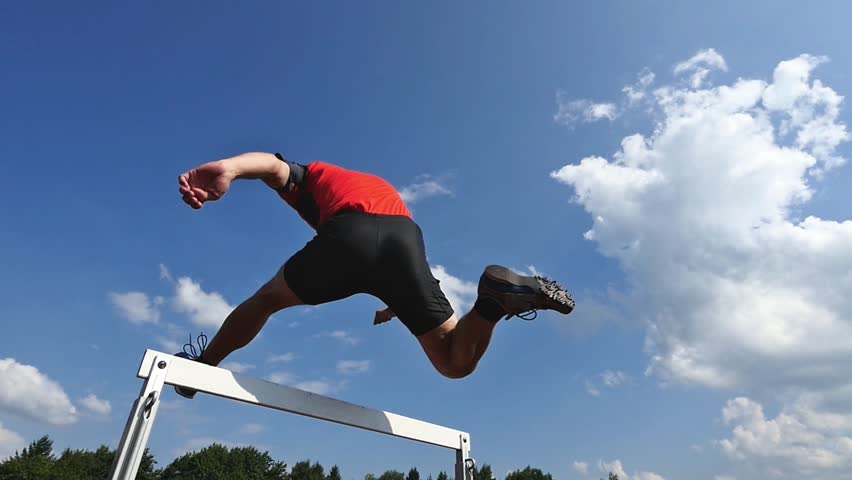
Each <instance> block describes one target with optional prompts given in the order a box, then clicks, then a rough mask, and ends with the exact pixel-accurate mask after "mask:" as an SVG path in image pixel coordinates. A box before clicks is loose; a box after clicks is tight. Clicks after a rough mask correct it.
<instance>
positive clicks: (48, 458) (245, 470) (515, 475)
mask: <svg viewBox="0 0 852 480" xmlns="http://www.w3.org/2000/svg"><path fill="white" fill-rule="evenodd" d="M114 457H115V451H114V450H111V449H110V448H108V447H107V446H101V447H99V448H98V449H96V450H94V451H90V450H72V449H70V448H66V449H65V450H64V451H63V452H62V454H61V455H59V457H56V456H55V455H54V454H53V441H52V440H51V439H50V438H49V437H48V436H44V437H42V438H40V439H38V440H36V441H34V442H33V443H31V444H30V445H29V446H28V447H26V448H24V449H23V450H22V451H21V452H15V455H14V456H12V457H10V458H8V459H7V460H5V461H2V462H0V480H92V479H97V480H100V479H104V478H108V477H109V472H110V469H111V468H112V462H113V458H114ZM156 465H157V462H156V460H155V459H154V457H153V455H151V453H150V452H149V451H148V450H145V453H144V455H143V457H142V463H141V465H140V468H139V473H138V474H137V476H136V480H342V475H341V473H340V468H339V467H338V466H337V465H334V466H332V467H331V469H330V470H329V471H328V473H327V474H326V472H325V469H324V468H323V466H322V465H320V464H319V462H314V463H311V461H310V460H305V461H301V462H298V463H296V464H294V465H293V468H292V469H291V470H290V472H289V473H288V472H287V465H286V464H285V463H283V462H279V461H276V460H274V459H273V458H272V457H271V456H270V455H269V452H261V451H260V450H258V449H257V448H255V447H233V448H228V447H225V446H223V445H220V444H216V443H214V444H212V445H210V446H208V447H207V448H204V449H202V450H199V451H196V452H190V453H187V454H185V455H183V456H181V457H179V458H177V459H175V460H174V461H173V462H172V463H170V464H169V465H168V466H167V467H166V468H164V469H162V470H157V468H156ZM432 478H433V477H432V475H431V474H430V475H429V476H428V477H427V479H428V480H432ZM435 478H436V480H450V478H449V475H447V472H445V471H441V472H438V475H437V477H435ZM364 480H422V477H421V476H420V472H419V471H418V470H417V468H412V469H410V470H409V471H408V474H403V473H402V472H400V471H397V470H387V471H385V472H384V473H382V474H381V475H379V476H378V477H377V476H376V475H374V474H372V473H368V474H366V475H365V476H364ZM473 480H496V477H495V476H494V473H493V472H492V469H491V466H490V465H488V464H483V465H482V466H481V467H479V468H477V469H474V471H473ZM505 480H553V477H552V476H551V474H549V473H544V472H542V471H541V470H540V469H538V468H532V467H530V466H528V467H527V468H525V469H524V470H518V471H514V472H511V473H509V474H508V475H507V476H506V478H505ZM608 480H619V478H618V475H615V474H613V473H610V474H609V477H608Z"/></svg>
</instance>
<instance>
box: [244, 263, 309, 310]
mask: <svg viewBox="0 0 852 480" xmlns="http://www.w3.org/2000/svg"><path fill="white" fill-rule="evenodd" d="M255 297H260V298H262V299H263V300H264V301H265V302H266V303H267V304H268V305H270V306H272V308H274V309H275V310H276V311H279V310H283V309H285V308H287V307H293V306H296V305H303V304H304V303H305V302H304V301H302V299H301V298H299V296H298V295H297V294H296V292H294V291H293V289H292V288H290V285H289V284H288V283H287V280H286V279H285V278H284V267H281V268H280V269H279V270H278V272H276V273H275V276H273V277H272V278H271V279H270V280H269V281H268V282H266V283H265V284H264V285H263V286H262V287H260V289H259V290H258V291H257V293H255Z"/></svg>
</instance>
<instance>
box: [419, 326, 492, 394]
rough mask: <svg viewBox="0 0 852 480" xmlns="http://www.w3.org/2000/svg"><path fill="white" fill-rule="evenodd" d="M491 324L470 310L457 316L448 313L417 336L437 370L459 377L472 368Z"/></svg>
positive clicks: (482, 349) (488, 339) (484, 348)
mask: <svg viewBox="0 0 852 480" xmlns="http://www.w3.org/2000/svg"><path fill="white" fill-rule="evenodd" d="M495 325H496V323H494V322H490V321H488V320H486V319H484V318H482V316H481V315H480V314H478V313H476V312H475V311H470V312H469V313H468V314H467V315H465V316H464V317H462V319H461V320H457V319H456V316H455V315H453V316H451V317H450V318H449V319H448V320H447V321H446V322H444V323H442V324H441V325H440V326H438V327H437V328H435V329H434V330H432V331H430V332H427V333H425V334H423V335H421V336H419V337H417V340H418V341H419V342H420V345H421V346H422V347H423V350H424V351H425V352H426V356H427V357H429V360H430V361H431V362H432V365H434V366H435V369H436V370H438V372H440V373H441V374H442V375H444V376H445V377H449V378H462V377H466V376H468V375H470V374H471V373H472V372H473V371H474V370H475V369H476V365H477V364H478V363H479V360H480V359H481V358H482V356H483V355H484V354H485V351H486V350H487V349H488V344H489V342H490V341H491V334H492V332H493V331H494V327H495Z"/></svg>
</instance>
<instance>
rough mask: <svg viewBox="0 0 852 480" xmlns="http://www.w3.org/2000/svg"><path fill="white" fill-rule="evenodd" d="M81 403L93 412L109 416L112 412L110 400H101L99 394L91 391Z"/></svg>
mask: <svg viewBox="0 0 852 480" xmlns="http://www.w3.org/2000/svg"><path fill="white" fill-rule="evenodd" d="M80 405H82V406H84V407H86V408H87V409H88V410H89V411H91V412H92V413H96V414H98V415H101V416H108V415H109V414H110V413H112V405H111V404H110V403H109V401H108V400H101V399H100V398H98V397H97V395H95V394H93V393H90V394H89V395H87V396H86V397H84V398H83V399H81V400H80Z"/></svg>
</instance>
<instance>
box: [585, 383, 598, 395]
mask: <svg viewBox="0 0 852 480" xmlns="http://www.w3.org/2000/svg"><path fill="white" fill-rule="evenodd" d="M586 393H588V394H589V395H591V396H593V397H600V396H601V391H600V389H599V388H598V387H597V386H596V385H595V384H594V383H593V382H592V381H590V380H586Z"/></svg>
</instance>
